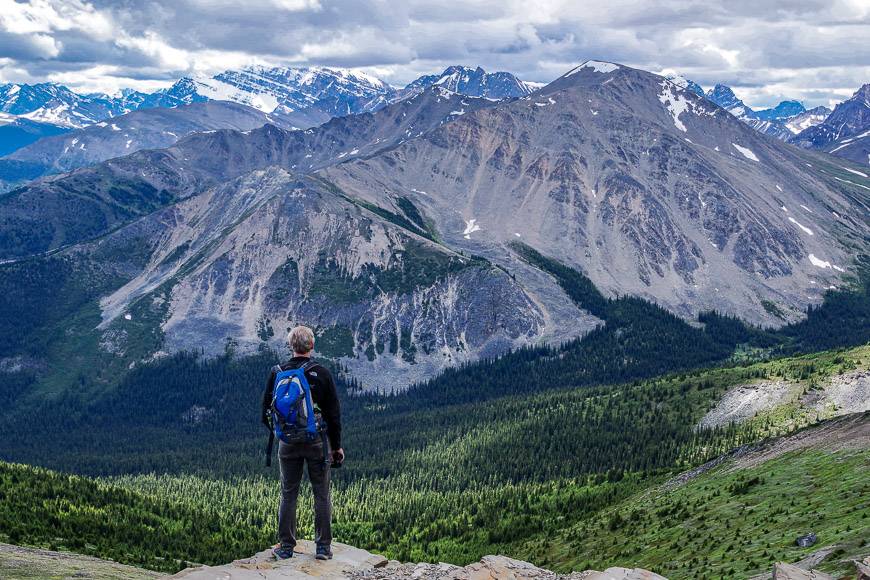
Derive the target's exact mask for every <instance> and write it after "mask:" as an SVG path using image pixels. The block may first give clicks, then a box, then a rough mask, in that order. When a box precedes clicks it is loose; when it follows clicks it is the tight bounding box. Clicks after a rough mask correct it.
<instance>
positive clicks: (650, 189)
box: [321, 63, 870, 325]
mask: <svg viewBox="0 0 870 580" xmlns="http://www.w3.org/2000/svg"><path fill="white" fill-rule="evenodd" d="M814 163H825V162H824V161H823V160H817V159H815V158H809V157H808V158H806V159H804V158H803V157H801V156H800V155H799V154H797V153H796V152H795V151H794V150H792V149H788V148H783V147H779V146H777V145H776V144H775V143H772V142H771V141H770V140H768V139H765V138H764V137H761V136H759V135H758V134H757V133H756V132H754V131H753V130H751V129H750V128H748V127H747V126H746V125H745V124H743V123H742V122H739V121H738V120H737V119H735V118H734V117H733V116H731V115H728V114H726V113H725V112H724V111H723V110H722V109H719V108H718V107H716V106H715V105H713V104H712V103H710V102H709V101H707V100H705V99H703V98H701V97H699V96H698V95H696V94H694V93H692V92H691V91H688V90H684V89H680V88H679V87H678V86H676V85H673V84H671V83H669V82H668V81H666V80H664V79H662V78H661V77H658V76H655V75H651V74H649V73H645V72H643V71H638V70H634V69H630V68H627V67H623V66H619V65H615V64H612V63H592V64H586V65H584V66H581V67H578V68H577V69H575V70H574V71H572V72H570V73H568V74H566V75H565V76H563V77H561V78H560V79H557V80H556V81H554V82H553V83H550V84H549V85H547V86H546V87H544V88H542V89H540V90H538V91H537V92H535V93H534V94H533V95H531V96H529V97H524V98H522V99H518V100H516V101H513V102H510V103H503V104H500V105H499V106H497V107H493V108H488V109H484V110H480V111H477V112H475V113H471V114H466V115H464V116H462V117H461V118H459V119H457V120H455V121H453V122H451V123H449V124H445V125H443V126H441V127H439V128H437V129H435V130H433V131H431V132H428V133H426V134H424V135H423V136H422V137H421V138H419V139H415V140H412V141H408V142H406V143H403V144H401V145H400V146H398V147H396V148H393V149H390V150H385V151H383V152H382V153H380V154H377V155H374V156H371V157H369V158H366V159H364V160H354V161H352V162H349V163H343V164H341V165H338V166H334V167H330V168H327V169H326V170H324V171H322V172H321V174H322V175H324V176H325V177H327V178H328V179H330V180H331V181H333V182H334V183H336V185H338V186H339V187H340V188H341V189H342V190H344V191H346V192H348V193H349V194H350V195H353V196H356V197H361V198H363V199H366V200H368V201H370V202H371V203H376V204H378V205H381V206H390V205H393V204H395V203H396V202H395V200H396V198H397V197H399V196H407V197H409V198H410V199H411V200H412V201H413V202H414V203H415V204H417V205H419V206H420V207H422V208H423V210H424V212H425V213H426V215H428V216H431V217H432V219H433V220H434V222H435V224H436V227H437V229H438V231H439V232H441V234H442V235H443V237H444V239H445V240H446V241H447V242H448V243H450V244H451V245H452V246H453V247H458V248H463V249H467V250H468V251H472V252H475V253H479V254H485V255H495V254H497V253H498V248H499V247H503V246H504V245H505V244H506V243H507V242H508V241H510V240H514V239H517V236H519V237H520V239H521V240H522V241H524V242H525V243H527V244H529V245H531V246H533V247H535V248H536V249H538V250H539V251H541V252H542V253H544V254H547V255H551V256H554V257H556V258H558V259H561V260H563V261H565V262H567V263H569V264H572V265H574V266H577V267H578V268H579V269H581V270H582V271H583V272H584V273H586V274H587V275H588V276H589V277H590V278H591V279H592V280H593V282H594V283H595V284H596V286H598V287H599V288H602V289H604V290H605V291H609V292H611V293H620V294H624V293H627V294H635V295H641V296H645V297H648V298H652V299H654V300H656V301H657V302H659V303H661V304H664V305H667V306H668V307H670V308H671V309H673V310H674V311H676V312H678V313H680V314H684V315H691V314H694V313H696V312H698V311H699V310H706V309H718V310H720V311H726V312H731V313H734V314H737V315H739V316H741V317H744V318H748V319H749V320H751V321H753V322H759V323H765V324H774V325H776V324H782V323H783V322H784V320H782V319H779V318H778V317H777V316H776V315H774V314H772V313H771V312H770V309H769V308H765V307H764V305H763V304H762V300H771V301H773V302H775V303H777V304H778V305H779V306H780V307H783V309H784V310H787V311H788V312H789V314H787V315H786V318H793V317H796V316H799V312H800V311H801V310H803V309H804V308H805V307H806V305H807V304H808V303H813V302H817V301H819V300H820V299H821V294H822V291H823V288H824V287H826V286H829V285H831V284H835V283H836V279H837V278H838V277H839V275H840V274H841V273H842V272H840V271H839V270H838V269H836V268H839V269H840V270H847V269H848V268H849V265H848V264H849V261H850V259H851V258H850V257H849V256H851V255H852V254H853V252H852V251H851V250H848V249H847V246H846V245H845V244H847V243H851V242H847V240H854V241H855V242H856V243H859V244H861V245H865V244H866V236H867V232H870V222H868V220H867V219H864V218H863V217H862V218H858V219H856V220H851V219H849V218H843V216H844V215H845V213H844V212H847V211H851V210H849V209H848V208H850V207H855V206H853V203H856V200H857V199H859V198H860V199H863V198H864V197H865V194H864V193H863V191H859V190H861V187H859V186H856V185H855V184H859V185H860V186H863V184H864V181H863V180H862V179H861V177H860V176H856V177H855V181H854V183H845V182H841V181H836V180H832V179H831V177H830V176H829V175H828V174H826V173H823V172H821V171H818V170H816V169H814V165H813V164H814ZM808 165H809V166H810V167H808ZM825 171H826V172H827V169H826V170H825ZM847 181H848V180H847ZM843 183H845V186H846V187H849V188H853V187H854V188H855V189H850V190H849V191H848V192H847V191H846V190H843V189H841V184H843ZM832 184H833V185H832ZM823 191H824V192H826V193H824V194H822V193H821V192H823ZM418 192H425V193H418ZM858 203H859V204H860V202H858ZM838 216H839V217H838ZM810 232H812V233H810ZM858 237H863V238H864V241H862V242H858V241H857V240H858ZM829 257H830V258H829ZM835 265H836V268H834V266H835ZM762 297H764V298H762Z"/></svg>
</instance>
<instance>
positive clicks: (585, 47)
mask: <svg viewBox="0 0 870 580" xmlns="http://www.w3.org/2000/svg"><path fill="white" fill-rule="evenodd" d="M868 20H870V5H868V3H867V2H866V1H865V0H836V1H833V2H831V1H821V0H819V1H816V0H800V1H797V0H780V1H773V0H732V1H729V2H727V3H715V2H709V1H703V2H702V1H689V2H687V1H682V0H681V1H677V0H665V1H659V2H653V1H639V0H609V1H608V2H607V3H595V4H592V3H579V2H576V1H570V0H538V1H536V2H534V3H529V2H525V1H514V0H466V1H462V2H460V1H454V0H451V1H449V2H446V1H443V2H437V1H433V0H427V1H419V0H409V1H406V2H395V1H385V0H359V1H351V0H261V1H257V2H247V3H245V2H237V1H230V0H93V1H86V0H26V1H16V0H0V80H14V81H28V80H45V79H52V80H59V81H61V82H66V83H68V84H71V85H73V86H76V87H79V88H90V89H93V88H103V89H111V88H115V87H118V86H124V85H125V84H131V83H132V84H135V85H137V86H145V85H148V84H149V82H150V84H152V85H156V84H159V83H161V82H163V83H165V81H167V80H170V79H174V78H177V77H179V76H181V75H189V74H197V73H205V74H213V73H215V72H218V71H220V70H224V69H226V68H233V67H240V66H244V65H246V64H252V63H263V64H283V65H305V64H315V65H332V66H345V67H364V68H368V69H370V70H371V71H372V72H375V73H376V74H379V75H381V76H385V77H386V78H387V80H389V81H391V82H394V83H397V84H401V83H404V82H407V81H409V80H412V79H413V78H415V77H416V76H417V75H419V74H424V73H431V72H434V71H437V70H441V69H443V68H444V67H446V66H448V65H451V64H467V65H481V66H483V67H484V68H487V69H500V70H510V71H512V72H515V73H517V74H518V75H519V76H521V77H522V78H525V79H528V80H535V81H548V80H551V79H552V78H554V77H556V76H558V75H559V74H561V73H563V72H564V71H565V70H567V69H568V68H570V67H571V66H572V65H574V64H576V63H577V62H578V61H582V60H584V59H587V58H598V59H604V60H612V61H617V62H622V63H625V64H628V65H632V66H637V67H640V68H646V69H648V70H653V71H657V72H659V71H662V72H681V73H682V74H684V75H685V76H688V77H689V78H693V79H695V80H697V81H698V82H701V83H702V84H704V85H705V86H709V85H712V84H714V83H715V82H726V83H729V84H732V85H734V86H735V88H736V89H737V92H738V95H739V96H741V97H742V98H744V99H745V100H747V102H749V103H750V104H752V105H756V106H758V105H768V104H773V102H774V101H775V100H776V99H778V98H780V97H781V96H789V97H794V98H799V99H805V100H806V101H807V104H809V105H815V104H822V103H824V104H827V102H828V101H830V100H839V99H841V98H843V97H844V96H848V94H849V93H851V92H852V91H853V90H854V89H855V88H857V87H858V86H860V85H861V84H862V83H864V82H866V81H867V80H870V54H868V50H867V48H866V45H867V42H866V38H868V37H870V23H868Z"/></svg>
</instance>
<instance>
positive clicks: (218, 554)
mask: <svg viewBox="0 0 870 580" xmlns="http://www.w3.org/2000/svg"><path fill="white" fill-rule="evenodd" d="M268 541H269V538H268V536H267V534H265V533H264V530H263V529H262V526H254V525H251V524H250V523H246V522H240V521H236V520H235V519H234V518H233V517H232V516H231V515H229V514H226V513H220V512H217V511H209V510H205V509H193V508H191V507H190V506H189V505H185V504H184V503H182V502H178V501H174V500H173V499H172V498H171V497H169V496H166V495H163V496H162V497H155V496H146V495H144V494H141V493H137V492H135V491H132V490H130V489H126V488H123V487H120V486H117V485H113V484H110V483H107V482H101V481H96V480H93V479H88V478H84V477H78V476H72V475H64V474H60V473H57V472H53V471H48V470H45V469H38V468H33V467H28V466H24V465H16V464H10V463H3V462H0V542H7V543H11V544H17V545H29V546H37V547H44V548H49V549H52V550H57V549H60V550H71V551H74V552H77V553H80V554H88V555H93V556H98V557H101V558H109V559H112V560H115V561H118V562H124V563H127V564H133V565H136V566H142V567H147V568H151V569H154V570H161V571H165V572H176V571H178V570H180V569H183V568H185V567H186V562H189V561H192V562H200V563H212V564H217V563H223V562H225V561H226V560H228V559H231V558H232V557H233V556H234V555H235V554H238V553H253V551H254V550H257V549H261V548H262V546H263V545H264V543H266V542H268Z"/></svg>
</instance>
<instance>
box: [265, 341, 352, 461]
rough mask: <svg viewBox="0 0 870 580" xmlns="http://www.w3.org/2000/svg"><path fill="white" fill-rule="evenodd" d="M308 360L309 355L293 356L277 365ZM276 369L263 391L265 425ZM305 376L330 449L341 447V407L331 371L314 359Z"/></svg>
mask: <svg viewBox="0 0 870 580" xmlns="http://www.w3.org/2000/svg"><path fill="white" fill-rule="evenodd" d="M310 360H312V359H311V358H310V357H306V356H294V357H293V358H291V359H290V360H288V361H286V362H283V363H281V364H280V365H279V366H280V368H281V370H289V369H295V368H299V367H301V366H302V365H303V364H305V363H306V362H308V361H310ZM276 370H277V369H274V368H273V369H272V371H271V372H270V373H269V378H268V380H267V381H266V388H265V389H264V391H263V403H262V419H263V423H265V424H266V425H268V424H269V411H270V407H271V405H272V396H273V389H274V388H275V375H276ZM305 378H306V379H308V384H309V385H310V386H311V399H312V400H313V401H314V405H315V406H316V407H317V408H318V409H320V413H321V415H322V416H323V420H324V421H325V422H326V428H327V435H328V437H329V446H330V447H331V448H332V449H341V407H340V404H339V402H338V391H337V389H336V388H335V381H334V380H333V378H332V373H330V372H329V369H327V368H326V367H325V366H323V365H322V364H320V363H318V362H316V361H314V364H313V365H310V367H309V368H308V370H307V371H306V372H305Z"/></svg>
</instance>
